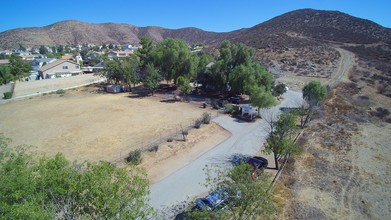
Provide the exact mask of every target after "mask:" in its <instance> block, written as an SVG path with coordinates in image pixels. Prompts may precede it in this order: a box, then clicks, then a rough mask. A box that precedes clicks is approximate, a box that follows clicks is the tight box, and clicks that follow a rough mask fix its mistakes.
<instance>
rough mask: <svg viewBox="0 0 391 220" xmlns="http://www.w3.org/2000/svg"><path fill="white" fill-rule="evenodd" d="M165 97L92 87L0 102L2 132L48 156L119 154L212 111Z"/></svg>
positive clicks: (72, 157) (93, 157) (98, 157)
mask: <svg viewBox="0 0 391 220" xmlns="http://www.w3.org/2000/svg"><path fill="white" fill-rule="evenodd" d="M163 98H164V97H159V96H155V97H150V96H148V97H143V96H138V95H137V94H128V93H122V94H107V93H101V94H99V93H98V94H97V93H96V88H94V87H83V88H80V89H75V90H69V91H66V93H65V94H64V95H58V94H51V95H44V96H40V97H34V98H31V99H26V100H20V101H16V102H12V103H6V104H2V105H0V114H1V115H2V119H1V123H0V132H1V133H4V135H5V136H7V137H10V138H11V139H13V144H15V145H19V144H28V145H34V146H36V148H35V149H33V150H36V151H37V152H38V153H40V154H47V155H48V156H52V155H55V154H56V153H58V152H61V153H63V154H64V155H65V156H66V157H67V158H68V159H70V160H78V161H84V160H91V161H98V160H108V161H113V160H120V159H121V158H124V157H125V156H126V155H127V154H128V153H129V151H130V150H134V149H137V148H148V143H152V142H154V141H159V139H162V138H164V137H165V136H166V135H167V134H171V133H172V132H175V131H177V130H178V131H179V130H180V129H181V127H188V126H191V125H194V120H195V119H197V118H200V117H201V115H202V114H203V112H205V111H208V112H211V110H210V109H201V108H200V104H197V103H195V104H192V103H190V104H189V103H183V102H161V101H162V99H163Z"/></svg>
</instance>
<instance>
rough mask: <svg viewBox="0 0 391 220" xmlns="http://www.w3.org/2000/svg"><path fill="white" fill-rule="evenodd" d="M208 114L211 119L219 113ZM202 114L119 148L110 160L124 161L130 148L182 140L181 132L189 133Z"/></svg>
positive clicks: (146, 148)
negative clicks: (127, 146)
mask: <svg viewBox="0 0 391 220" xmlns="http://www.w3.org/2000/svg"><path fill="white" fill-rule="evenodd" d="M208 114H210V116H211V118H210V120H211V121H212V120H213V119H214V118H216V117H218V116H219V115H220V113H219V112H218V111H213V112H210V113H208ZM202 119H203V116H200V117H199V118H197V119H193V120H191V121H189V122H187V123H185V124H181V125H176V126H175V127H173V128H171V129H169V130H165V131H159V134H158V136H157V137H156V138H154V139H149V140H148V141H145V142H144V141H143V142H139V143H134V144H133V145H132V148H131V149H128V150H121V151H120V152H119V153H118V154H117V156H115V158H113V160H111V162H112V163H115V164H119V163H122V162H124V161H125V159H126V157H127V156H128V154H129V152H130V151H131V150H135V149H141V150H142V151H144V152H145V151H151V152H152V151H157V150H158V149H159V146H160V145H161V144H163V143H166V142H171V141H179V140H180V141H182V140H183V138H184V136H183V134H184V133H185V134H186V133H187V134H188V133H190V131H191V130H192V129H195V123H196V121H197V120H202Z"/></svg>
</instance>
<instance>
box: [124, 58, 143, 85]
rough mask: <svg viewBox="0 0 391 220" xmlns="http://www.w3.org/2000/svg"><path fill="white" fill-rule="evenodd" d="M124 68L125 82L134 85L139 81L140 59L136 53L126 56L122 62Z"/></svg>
mask: <svg viewBox="0 0 391 220" xmlns="http://www.w3.org/2000/svg"><path fill="white" fill-rule="evenodd" d="M122 69H123V73H124V82H125V83H126V84H128V85H129V87H130V85H131V84H133V86H136V83H138V82H139V80H140V79H139V78H138V75H137V73H138V72H139V59H138V58H137V56H135V55H131V56H128V57H126V58H125V59H124V60H123V62H122Z"/></svg>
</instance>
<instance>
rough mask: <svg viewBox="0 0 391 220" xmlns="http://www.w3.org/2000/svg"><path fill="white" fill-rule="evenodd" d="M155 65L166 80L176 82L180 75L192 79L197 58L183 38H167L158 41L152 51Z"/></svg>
mask: <svg viewBox="0 0 391 220" xmlns="http://www.w3.org/2000/svg"><path fill="white" fill-rule="evenodd" d="M153 61H154V64H155V66H156V67H157V68H158V69H159V70H160V71H161V72H162V75H163V76H164V78H165V79H166V80H167V81H171V80H173V81H174V83H177V79H178V77H180V76H184V77H187V78H189V79H193V78H194V77H195V72H196V69H197V64H198V58H197V57H196V55H194V54H193V53H191V51H190V49H189V47H188V46H187V45H186V44H185V42H183V40H179V39H172V38H167V39H165V40H163V41H162V42H160V43H159V44H158V45H157V46H156V49H155V50H154V52H153Z"/></svg>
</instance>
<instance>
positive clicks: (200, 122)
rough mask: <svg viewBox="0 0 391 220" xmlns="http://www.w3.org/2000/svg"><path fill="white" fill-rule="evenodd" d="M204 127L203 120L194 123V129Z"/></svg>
mask: <svg viewBox="0 0 391 220" xmlns="http://www.w3.org/2000/svg"><path fill="white" fill-rule="evenodd" d="M201 125H202V119H197V120H196V121H195V122H194V127H195V128H197V129H198V128H200V127H201Z"/></svg>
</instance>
